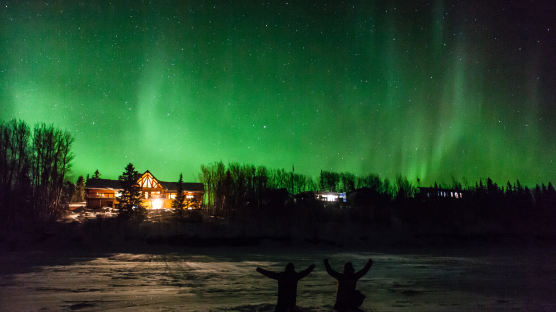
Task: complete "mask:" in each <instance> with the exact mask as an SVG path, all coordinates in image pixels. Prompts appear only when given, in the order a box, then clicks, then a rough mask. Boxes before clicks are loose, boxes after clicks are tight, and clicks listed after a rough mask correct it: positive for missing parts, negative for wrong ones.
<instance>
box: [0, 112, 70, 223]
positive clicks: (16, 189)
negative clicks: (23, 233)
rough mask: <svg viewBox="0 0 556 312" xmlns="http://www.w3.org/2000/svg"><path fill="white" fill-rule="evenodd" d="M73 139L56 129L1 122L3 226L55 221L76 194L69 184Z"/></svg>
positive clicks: (0, 205) (0, 219)
mask: <svg viewBox="0 0 556 312" xmlns="http://www.w3.org/2000/svg"><path fill="white" fill-rule="evenodd" d="M72 143H73V138H72V137H71V135H70V134H69V132H67V131H63V130H60V129H57V128H54V127H53V126H52V125H46V124H37V125H35V126H34V127H33V129H31V128H30V127H29V126H28V125H27V124H26V123H25V122H24V121H18V120H11V121H7V122H0V223H2V224H3V226H4V227H6V228H16V227H21V226H22V225H23V224H25V223H28V222H31V223H41V222H44V221H47V220H52V219H55V218H57V217H58V216H60V215H61V214H62V213H64V212H65V210H66V207H67V202H69V201H70V200H71V197H72V196H73V194H74V188H73V184H72V183H71V182H68V181H66V177H67V174H68V172H69V170H70V168H71V165H70V164H71V160H72V159H73V154H72V153H71V145H72Z"/></svg>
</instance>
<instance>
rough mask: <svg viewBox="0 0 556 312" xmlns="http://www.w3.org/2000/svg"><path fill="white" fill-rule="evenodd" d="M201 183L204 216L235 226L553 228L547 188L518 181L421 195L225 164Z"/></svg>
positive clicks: (554, 201) (364, 180)
mask: <svg viewBox="0 0 556 312" xmlns="http://www.w3.org/2000/svg"><path fill="white" fill-rule="evenodd" d="M292 169H293V168H292ZM199 179H200V181H201V182H202V183H204V185H205V196H206V198H205V206H204V207H205V209H206V212H207V213H208V214H209V215H213V216H217V217H223V218H229V219H237V220H242V219H243V220H245V219H257V220H261V218H262V219H264V218H272V219H275V220H276V218H287V219H290V220H292V219H295V220H297V221H300V222H302V223H303V224H314V223H319V222H338V221H340V220H344V221H350V222H355V223H362V224H375V225H381V226H395V225H400V224H401V225H403V226H405V227H407V228H409V229H410V230H413V231H415V232H429V233H439V234H440V233H450V234H466V233H483V234H485V233H516V232H519V233H524V232H527V231H529V232H538V231H544V230H550V228H552V227H551V223H552V222H553V221H554V220H556V191H555V190H554V187H553V185H552V183H548V184H547V185H545V184H541V185H537V186H536V187H535V188H533V189H529V188H528V187H527V186H522V185H521V183H520V182H519V180H517V181H516V182H515V183H513V184H512V183H510V182H508V183H507V184H506V186H505V187H501V186H499V185H497V184H496V183H495V182H493V181H492V179H490V178H487V179H486V183H483V181H482V180H480V181H479V182H477V183H476V184H475V185H474V186H465V187H464V186H462V184H461V183H460V182H457V181H453V183H452V184H451V185H444V186H439V185H438V184H436V183H435V185H434V186H433V187H431V188H419V187H417V186H416V185H415V184H413V183H411V182H410V181H409V180H408V179H407V178H405V177H402V176H397V177H396V178H395V180H394V182H390V180H389V179H387V178H384V179H382V178H380V177H379V176H378V175H375V174H370V175H366V176H357V175H354V174H352V173H345V172H344V173H337V172H331V171H321V172H320V175H319V177H318V178H317V180H316V181H315V180H314V179H313V178H312V177H310V176H306V175H303V174H299V173H295V172H294V171H293V170H292V171H289V172H288V171H285V170H284V169H268V168H266V167H264V166H254V165H249V164H238V163H230V164H228V165H227V166H226V165H225V164H224V163H222V162H216V163H212V164H208V165H202V166H201V173H200V174H199ZM423 189H427V190H428V191H429V195H428V196H425V193H424V192H423ZM318 192H345V193H346V194H347V198H348V203H347V204H343V203H341V202H340V201H338V202H335V203H329V202H323V201H321V200H318V199H317V196H316V195H317V193H318ZM441 193H442V195H438V194H441ZM450 193H451V195H450ZM454 193H458V194H461V196H460V195H458V196H457V197H456V196H454Z"/></svg>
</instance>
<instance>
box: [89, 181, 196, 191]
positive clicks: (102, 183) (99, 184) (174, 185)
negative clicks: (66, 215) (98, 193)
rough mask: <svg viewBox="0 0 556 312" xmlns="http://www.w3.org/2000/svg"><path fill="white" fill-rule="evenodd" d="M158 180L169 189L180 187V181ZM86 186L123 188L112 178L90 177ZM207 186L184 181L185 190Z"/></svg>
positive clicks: (173, 189)
mask: <svg viewBox="0 0 556 312" xmlns="http://www.w3.org/2000/svg"><path fill="white" fill-rule="evenodd" d="M158 182H159V183H160V184H161V185H162V186H163V187H164V188H166V189H167V190H168V191H176V190H177V189H178V182H165V181H160V180H158ZM86 188H100V189H115V190H119V189H121V188H122V186H121V185H120V181H119V180H110V179H89V180H88V181H87V184H86ZM204 189H205V187H204V185H203V183H194V182H184V183H183V190H184V191H204Z"/></svg>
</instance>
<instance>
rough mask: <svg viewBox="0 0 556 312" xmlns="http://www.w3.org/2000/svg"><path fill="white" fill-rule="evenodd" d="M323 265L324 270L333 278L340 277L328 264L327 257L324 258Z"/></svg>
mask: <svg viewBox="0 0 556 312" xmlns="http://www.w3.org/2000/svg"><path fill="white" fill-rule="evenodd" d="M324 267H325V268H326V272H328V274H329V275H330V276H332V277H333V278H335V279H339V278H340V273H338V272H336V271H334V269H332V268H331V267H330V264H329V263H328V259H324Z"/></svg>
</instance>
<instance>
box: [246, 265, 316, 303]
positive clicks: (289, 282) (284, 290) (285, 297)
mask: <svg viewBox="0 0 556 312" xmlns="http://www.w3.org/2000/svg"><path fill="white" fill-rule="evenodd" d="M314 268H315V265H314V264H312V265H311V266H309V267H308V268H307V269H305V270H303V271H301V272H299V273H298V272H295V268H294V265H293V263H291V262H290V263H288V264H287V265H286V270H285V271H284V272H272V271H267V270H265V269H261V268H257V272H259V273H261V274H262V275H264V276H266V277H270V278H272V279H275V280H277V281H278V302H277V303H276V309H275V310H274V311H276V312H294V311H298V309H297V308H296V306H295V302H296V297H297V282H298V281H299V280H300V279H302V278H304V277H305V276H307V275H309V273H311V271H313V269H314Z"/></svg>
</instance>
